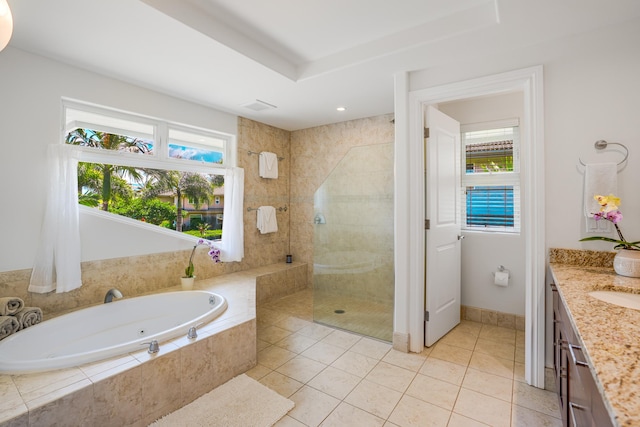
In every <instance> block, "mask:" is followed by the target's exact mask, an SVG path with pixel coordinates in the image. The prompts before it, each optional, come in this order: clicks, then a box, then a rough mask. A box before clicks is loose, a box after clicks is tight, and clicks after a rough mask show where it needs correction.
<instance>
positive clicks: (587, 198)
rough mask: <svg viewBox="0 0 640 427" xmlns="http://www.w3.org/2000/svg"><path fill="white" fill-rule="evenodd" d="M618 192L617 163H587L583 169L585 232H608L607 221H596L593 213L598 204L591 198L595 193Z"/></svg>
mask: <svg viewBox="0 0 640 427" xmlns="http://www.w3.org/2000/svg"><path fill="white" fill-rule="evenodd" d="M617 192H618V165H616V164H615V163H589V164H587V165H586V167H585V171H584V215H585V217H586V224H587V233H589V232H591V233H594V232H608V231H610V230H611V228H610V226H609V222H608V221H596V220H594V219H593V214H594V213H596V212H600V204H599V203H598V202H597V201H596V200H595V199H594V198H593V196H595V195H596V194H599V195H602V196H608V195H609V194H616V193H617Z"/></svg>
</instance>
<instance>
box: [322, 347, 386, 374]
mask: <svg viewBox="0 0 640 427" xmlns="http://www.w3.org/2000/svg"><path fill="white" fill-rule="evenodd" d="M377 364H378V361H377V360H376V359H372V358H370V357H367V356H365V355H363V354H359V353H354V352H352V351H351V350H349V351H347V352H346V353H344V354H343V355H342V356H340V357H339V358H338V359H337V360H336V361H335V362H333V363H332V364H331V366H333V367H334V368H338V369H341V370H343V371H345V372H349V373H350V374H353V375H357V376H359V377H360V378H364V377H365V376H366V375H367V374H368V373H369V371H371V370H372V369H373V368H374V366H376V365H377Z"/></svg>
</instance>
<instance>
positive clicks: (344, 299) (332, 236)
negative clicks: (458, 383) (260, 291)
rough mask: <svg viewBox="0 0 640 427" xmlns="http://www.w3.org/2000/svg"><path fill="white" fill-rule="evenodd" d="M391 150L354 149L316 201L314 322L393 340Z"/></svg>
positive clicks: (388, 146)
mask: <svg viewBox="0 0 640 427" xmlns="http://www.w3.org/2000/svg"><path fill="white" fill-rule="evenodd" d="M393 294H394V269H393V144H392V143H388V144H376V145H367V146H360V147H353V148H351V149H350V150H349V151H348V152H347V153H346V155H345V156H344V158H343V159H342V160H341V161H340V163H338V165H337V166H336V167H335V169H334V170H333V171H332V172H331V174H330V175H329V177H328V178H327V179H326V180H325V181H324V183H323V184H322V185H321V186H320V188H318V190H317V191H316V193H315V195H314V255H313V317H314V321H316V322H318V323H323V324H326V325H330V326H334V327H337V328H340V329H345V330H348V331H353V332H357V333H359V334H363V335H367V336H370V337H374V338H378V339H381V340H385V341H391V339H392V335H393Z"/></svg>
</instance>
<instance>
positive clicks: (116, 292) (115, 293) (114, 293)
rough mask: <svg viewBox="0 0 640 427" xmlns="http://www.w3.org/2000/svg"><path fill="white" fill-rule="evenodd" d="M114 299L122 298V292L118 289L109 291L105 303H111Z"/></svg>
mask: <svg viewBox="0 0 640 427" xmlns="http://www.w3.org/2000/svg"><path fill="white" fill-rule="evenodd" d="M113 297H116V298H122V292H120V291H119V290H117V289H116V288H111V289H109V291H108V292H107V294H106V295H105V296H104V303H105V304H106V303H108V302H111V301H112V300H113Z"/></svg>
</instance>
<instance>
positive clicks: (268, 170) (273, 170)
mask: <svg viewBox="0 0 640 427" xmlns="http://www.w3.org/2000/svg"><path fill="white" fill-rule="evenodd" d="M258 169H259V172H260V176H261V177H262V178H270V179H276V178H278V156H277V155H276V154H275V153H270V152H268V151H263V152H261V153H260V161H259V168H258Z"/></svg>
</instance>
